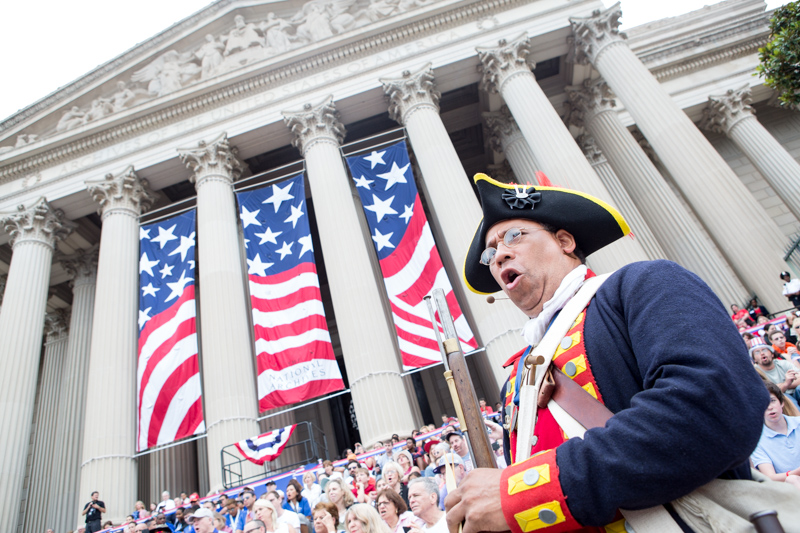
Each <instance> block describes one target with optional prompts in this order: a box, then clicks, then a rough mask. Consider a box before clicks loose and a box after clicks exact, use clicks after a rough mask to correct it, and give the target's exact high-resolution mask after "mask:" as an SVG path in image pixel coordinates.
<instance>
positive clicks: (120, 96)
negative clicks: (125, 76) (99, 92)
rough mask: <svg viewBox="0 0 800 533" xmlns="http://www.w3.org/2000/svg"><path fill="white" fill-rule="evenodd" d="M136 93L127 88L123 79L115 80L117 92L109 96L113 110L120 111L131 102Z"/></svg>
mask: <svg viewBox="0 0 800 533" xmlns="http://www.w3.org/2000/svg"><path fill="white" fill-rule="evenodd" d="M135 98H136V94H135V93H134V92H133V91H131V90H130V89H128V85H127V84H126V83H125V82H124V81H118V82H117V92H115V93H114V95H113V96H112V97H111V107H112V108H113V110H114V112H115V113H116V112H117V111H122V110H123V109H124V108H126V107H128V106H129V105H131V103H133V100H134V99H135Z"/></svg>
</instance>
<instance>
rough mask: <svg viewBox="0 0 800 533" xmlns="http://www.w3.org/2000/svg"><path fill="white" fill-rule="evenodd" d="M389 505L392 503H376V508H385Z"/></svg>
mask: <svg viewBox="0 0 800 533" xmlns="http://www.w3.org/2000/svg"><path fill="white" fill-rule="evenodd" d="M390 503H392V502H378V503H377V506H378V507H386V506H387V505H389V504H390Z"/></svg>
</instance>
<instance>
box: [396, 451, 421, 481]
mask: <svg viewBox="0 0 800 533" xmlns="http://www.w3.org/2000/svg"><path fill="white" fill-rule="evenodd" d="M394 460H395V462H396V463H397V464H398V465H400V468H401V469H402V471H403V480H402V481H403V483H406V484H407V483H408V479H409V478H408V475H409V474H411V472H417V473H419V468H418V467H416V466H414V458H413V456H412V455H411V452H409V451H408V450H400V451H399V452H397V453H396V454H394Z"/></svg>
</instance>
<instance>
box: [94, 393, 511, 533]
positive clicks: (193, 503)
mask: <svg viewBox="0 0 800 533" xmlns="http://www.w3.org/2000/svg"><path fill="white" fill-rule="evenodd" d="M481 411H482V412H483V414H484V421H485V424H486V427H487V432H488V434H489V435H490V439H491V442H492V447H493V449H494V450H495V454H496V457H497V462H498V464H499V465H500V466H505V459H504V452H503V432H502V427H501V426H500V424H499V423H498V422H499V412H498V411H499V404H496V405H495V408H494V409H493V408H492V407H490V406H488V405H486V402H485V401H484V400H483V399H481ZM342 455H343V458H344V460H341V461H336V463H334V462H332V461H329V460H326V461H323V462H322V463H321V464H320V465H319V467H318V468H310V469H308V470H305V471H304V472H303V473H302V474H297V475H296V478H295V477H291V478H290V479H289V480H288V482H286V480H285V479H283V481H282V483H281V486H282V488H278V484H277V483H276V482H275V481H272V480H268V481H267V483H266V484H265V485H264V486H263V487H259V488H258V489H256V488H251V487H244V488H242V489H240V490H239V491H238V492H234V493H233V494H231V493H230V492H229V493H222V494H213V495H210V496H208V497H205V498H201V497H200V495H199V494H197V493H192V494H186V493H181V494H180V496H178V497H174V498H173V497H172V496H171V495H170V493H169V492H167V491H164V492H163V493H162V494H161V501H160V502H158V503H155V502H153V503H150V504H149V505H145V503H144V502H142V501H137V502H136V503H135V504H134V510H133V512H132V513H131V514H130V515H128V516H127V517H126V519H125V520H124V521H123V523H122V524H112V523H111V522H99V520H100V516H101V513H103V512H105V508H104V507H103V506H104V505H105V504H104V503H103V502H102V501H100V500H99V494H98V493H96V492H95V493H92V500H91V501H90V502H89V503H87V504H86V506H85V508H84V510H88V511H87V513H88V514H86V516H87V518H86V530H85V531H86V532H87V533H88V532H93V531H108V532H112V531H122V532H125V533H129V532H136V531H162V532H165V533H177V532H185V533H193V532H198V533H205V532H214V531H219V532H225V533H233V532H237V533H238V532H250V531H253V532H255V533H267V532H270V533H273V532H274V533H311V532H312V531H313V532H314V533H334V532H335V531H349V532H350V533H373V532H376V531H380V532H381V533H422V532H428V531H432V532H433V533H446V531H447V527H446V525H445V523H444V512H443V511H444V497H445V496H446V495H447V489H446V486H445V478H444V476H445V472H444V469H445V468H447V465H449V466H450V467H451V468H453V469H454V474H455V478H456V480H460V479H462V478H463V477H464V476H465V475H466V473H467V472H468V471H470V470H472V469H473V462H472V459H471V457H470V454H469V449H468V446H467V442H466V439H465V436H464V434H463V433H462V432H461V431H460V429H459V425H458V420H457V419H456V418H454V417H450V416H448V415H446V414H445V415H442V425H441V427H439V428H436V427H435V426H433V425H429V426H424V427H422V428H420V429H419V430H414V431H413V432H412V435H410V436H408V437H407V438H405V439H402V438H401V437H400V436H399V435H396V434H395V435H393V436H392V438H391V439H390V440H388V441H386V442H377V443H375V444H374V445H373V447H372V448H371V449H370V450H365V448H364V447H363V446H362V445H361V443H355V445H354V446H353V448H352V449H350V448H348V449H346V450H344V452H343V454H342ZM262 491H263V492H262ZM251 524H254V525H251Z"/></svg>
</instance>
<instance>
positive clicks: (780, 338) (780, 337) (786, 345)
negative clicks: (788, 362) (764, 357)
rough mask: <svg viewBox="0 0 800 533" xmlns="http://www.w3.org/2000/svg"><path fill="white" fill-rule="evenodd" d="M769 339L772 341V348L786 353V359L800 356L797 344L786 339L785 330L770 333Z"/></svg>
mask: <svg viewBox="0 0 800 533" xmlns="http://www.w3.org/2000/svg"><path fill="white" fill-rule="evenodd" d="M769 340H770V342H772V349H773V350H775V352H776V353H779V354H781V355H784V354H785V355H786V356H787V357H786V359H794V358H795V357H800V355H798V353H797V346H795V345H794V344H792V343H791V342H787V341H786V335H785V334H784V333H783V331H780V330H778V331H773V332H772V333H770V334H769Z"/></svg>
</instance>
